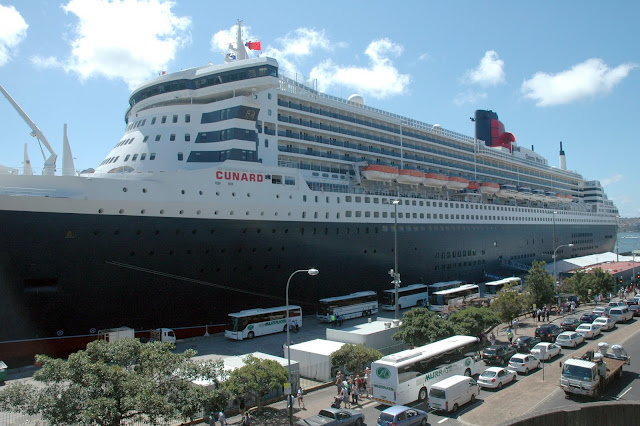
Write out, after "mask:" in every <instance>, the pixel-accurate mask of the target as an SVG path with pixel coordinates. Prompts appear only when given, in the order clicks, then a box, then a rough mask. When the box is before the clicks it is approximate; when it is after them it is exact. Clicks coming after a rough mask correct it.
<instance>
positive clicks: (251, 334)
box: [247, 331, 255, 339]
mask: <svg viewBox="0 0 640 426" xmlns="http://www.w3.org/2000/svg"><path fill="white" fill-rule="evenodd" d="M247 337H248V338H249V339H253V338H254V337H255V334H253V331H250V332H249V334H247Z"/></svg>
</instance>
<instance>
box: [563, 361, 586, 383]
mask: <svg viewBox="0 0 640 426" xmlns="http://www.w3.org/2000/svg"><path fill="white" fill-rule="evenodd" d="M562 376H564V377H565V378H567V379H575V380H585V381H589V380H591V370H590V369H588V368H586V367H578V366H577V365H567V364H565V365H564V366H563V367H562Z"/></svg>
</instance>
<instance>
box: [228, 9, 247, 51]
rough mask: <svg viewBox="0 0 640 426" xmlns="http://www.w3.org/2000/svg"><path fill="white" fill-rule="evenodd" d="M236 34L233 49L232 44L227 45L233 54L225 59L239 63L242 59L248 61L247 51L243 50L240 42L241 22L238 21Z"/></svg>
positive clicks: (242, 44)
mask: <svg viewBox="0 0 640 426" xmlns="http://www.w3.org/2000/svg"><path fill="white" fill-rule="evenodd" d="M236 26H237V31H238V33H237V34H236V47H233V44H232V43H229V50H230V51H231V52H233V53H234V55H230V54H227V58H230V59H231V60H232V59H235V60H236V61H241V60H243V59H249V55H248V54H247V49H245V48H244V43H243V42H242V21H241V20H240V19H238V22H237V24H236Z"/></svg>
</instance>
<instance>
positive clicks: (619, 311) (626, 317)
mask: <svg viewBox="0 0 640 426" xmlns="http://www.w3.org/2000/svg"><path fill="white" fill-rule="evenodd" d="M609 318H611V319H614V320H615V321H616V322H628V321H631V320H632V319H633V312H631V311H630V310H629V308H627V307H626V306H619V307H617V308H611V309H610V310H609Z"/></svg>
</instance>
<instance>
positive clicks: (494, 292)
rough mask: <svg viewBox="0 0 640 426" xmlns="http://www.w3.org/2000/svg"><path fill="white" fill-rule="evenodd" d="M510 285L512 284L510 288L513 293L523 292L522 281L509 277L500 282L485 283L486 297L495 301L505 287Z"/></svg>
mask: <svg viewBox="0 0 640 426" xmlns="http://www.w3.org/2000/svg"><path fill="white" fill-rule="evenodd" d="M509 283H512V284H511V285H512V286H511V287H510V289H511V290H512V291H516V292H518V293H519V292H521V291H522V279H521V278H519V277H509V278H503V279H501V280H498V281H491V282H488V283H484V297H486V298H489V299H494V298H495V297H497V296H498V292H499V291H501V290H502V289H504V286H505V285H507V284H509Z"/></svg>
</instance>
